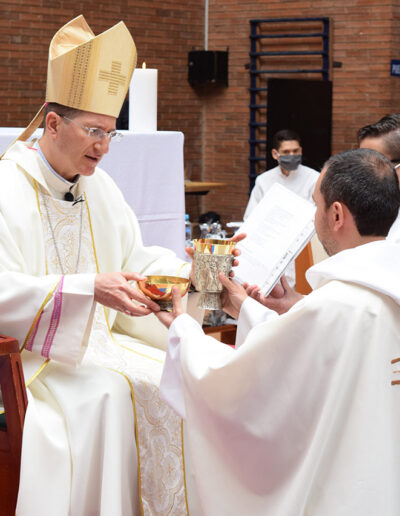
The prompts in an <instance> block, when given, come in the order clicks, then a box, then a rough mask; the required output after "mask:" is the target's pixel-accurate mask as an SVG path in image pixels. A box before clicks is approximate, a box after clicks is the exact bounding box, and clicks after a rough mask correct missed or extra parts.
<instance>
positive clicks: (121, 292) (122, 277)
mask: <svg viewBox="0 0 400 516" xmlns="http://www.w3.org/2000/svg"><path fill="white" fill-rule="evenodd" d="M142 279H146V277H145V276H142V275H141V274H137V273H136V272H106V273H103V274H97V275H96V279H95V282H94V300H95V301H96V302H97V303H101V304H102V305H104V306H107V307H109V308H112V309H113V310H118V311H119V312H123V313H125V314H127V315H133V316H136V317H140V316H143V315H149V314H151V313H152V312H158V311H159V310H160V307H159V306H158V305H157V303H155V302H154V301H152V300H151V299H149V298H148V297H146V296H145V295H144V294H143V293H142V292H140V291H139V290H137V289H136V288H134V287H133V286H132V285H131V283H130V281H132V280H133V281H139V280H142ZM135 301H136V302H135ZM138 303H140V304H138ZM143 305H144V306H143Z"/></svg>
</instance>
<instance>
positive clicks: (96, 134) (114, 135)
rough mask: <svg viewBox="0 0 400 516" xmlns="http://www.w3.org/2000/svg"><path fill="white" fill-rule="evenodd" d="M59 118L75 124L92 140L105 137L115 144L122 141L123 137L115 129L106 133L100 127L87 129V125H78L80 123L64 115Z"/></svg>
mask: <svg viewBox="0 0 400 516" xmlns="http://www.w3.org/2000/svg"><path fill="white" fill-rule="evenodd" d="M59 116H60V117H61V118H64V120H68V122H72V123H73V124H75V125H77V126H79V127H80V128H81V129H83V130H84V131H85V133H86V134H87V135H88V136H90V138H93V139H95V140H102V139H103V138H104V137H105V136H107V138H108V140H109V141H111V140H113V141H114V142H119V141H121V140H122V137H123V135H122V134H121V133H119V132H118V131H116V130H115V129H114V130H113V131H109V132H108V133H106V131H103V129H100V127H86V125H82V124H78V122H75V120H72V119H71V118H68V117H66V116H64V115H59Z"/></svg>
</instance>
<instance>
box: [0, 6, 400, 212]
mask: <svg viewBox="0 0 400 516" xmlns="http://www.w3.org/2000/svg"><path fill="white" fill-rule="evenodd" d="M71 6H73V7H71ZM81 13H82V14H84V16H85V17H86V19H87V21H88V23H89V25H90V26H91V27H92V29H93V30H94V32H95V33H96V34H97V33H100V32H102V31H103V30H105V29H107V28H109V27H110V26H111V25H113V24H114V23H117V22H118V21H119V20H121V19H123V20H124V21H125V23H126V24H127V26H128V28H129V29H130V30H131V32H132V34H133V37H134V39H135V42H136V45H137V48H138V54H139V64H141V62H142V61H143V60H146V62H147V64H148V66H150V67H154V68H158V70H159V96H158V101H159V108H158V117H159V122H158V128H159V129H160V130H180V131H183V132H184V134H185V162H186V169H187V174H190V175H191V178H192V179H203V180H208V181H224V182H226V183H228V184H229V185H230V186H229V188H228V189H227V190H226V191H224V192H221V191H218V192H217V191H215V192H211V193H209V194H208V195H207V196H204V197H199V196H187V207H188V208H187V209H188V211H189V212H190V213H191V219H192V220H195V219H196V217H197V216H198V214H199V213H201V212H204V211H207V210H214V211H217V212H219V213H221V215H222V216H223V219H224V220H225V221H227V220H236V219H240V218H241V216H242V214H243V210H244V208H245V206H246V203H247V198H248V197H247V192H248V173H249V164H248V155H249V145H248V138H249V130H248V122H249V108H248V105H249V92H248V87H249V73H248V70H247V69H246V64H248V63H249V56H248V53H249V31H250V25H249V20H250V19H253V18H266V17H307V16H330V17H331V19H332V21H333V58H334V60H336V61H341V62H342V63H343V66H342V68H336V69H334V70H333V77H332V79H333V142H332V143H333V150H334V152H338V151H341V150H344V149H347V148H349V147H351V146H352V145H354V144H355V143H356V138H355V135H356V132H357V129H358V128H359V127H360V126H362V125H364V124H366V123H370V122H373V121H376V120H377V119H378V118H380V117H381V116H383V115H384V114H386V113H388V112H393V111H399V110H400V104H399V103H400V79H398V78H393V77H390V74H389V63H390V59H391V58H398V57H399V53H400V31H399V30H398V27H399V26H400V0H358V1H357V2H348V1H345V0H335V1H333V0H331V1H327V0H269V1H268V2H267V1H266V0H253V1H252V2H249V3H247V2H242V1H239V0H210V7H209V49H210V50H225V49H226V47H227V46H229V87H228V88H226V89H225V88H223V87H216V88H213V90H212V91H210V90H209V89H207V88H196V89H194V88H192V87H190V85H189V84H188V82H187V52H188V51H189V50H191V49H192V48H196V49H201V48H203V34H204V33H203V29H204V28H203V21H204V11H203V2H199V1H198V0H163V1H162V2H161V0H155V1H151V2H150V1H149V0H120V1H118V2H108V1H103V2H102V1H99V0H97V1H94V0H81V1H77V2H75V3H73V4H71V2H67V1H64V0H53V1H52V2H49V1H44V0H41V1H40V0H9V1H8V2H1V3H0V74H1V81H0V124H1V125H2V126H24V125H26V124H27V122H28V121H29V120H30V119H31V118H32V117H33V115H34V114H35V113H36V111H37V110H38V108H39V107H40V105H41V104H42V102H43V99H44V92H45V78H46V68H47V52H48V44H49V41H50V39H51V37H52V36H53V34H54V33H55V32H56V30H57V29H58V28H59V27H61V26H62V25H63V24H64V23H65V22H66V21H68V20H69V19H71V18H73V17H74V16H76V15H78V14H81Z"/></svg>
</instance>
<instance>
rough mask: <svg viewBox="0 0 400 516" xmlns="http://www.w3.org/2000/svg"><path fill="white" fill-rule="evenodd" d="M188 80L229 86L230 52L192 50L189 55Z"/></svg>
mask: <svg viewBox="0 0 400 516" xmlns="http://www.w3.org/2000/svg"><path fill="white" fill-rule="evenodd" d="M188 58H189V59H188V68H189V75H188V81H189V83H190V84H191V85H192V86H196V85H197V84H221V85H223V86H228V52H227V51H219V50H215V51H213V50H192V51H191V52H189V55H188Z"/></svg>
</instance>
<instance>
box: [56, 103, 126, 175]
mask: <svg viewBox="0 0 400 516" xmlns="http://www.w3.org/2000/svg"><path fill="white" fill-rule="evenodd" d="M115 123H116V118H115V117H112V116H108V115H98V114H96V113H89V112H83V113H82V114H79V115H77V116H76V117H74V118H73V119H71V121H69V120H66V119H65V118H62V117H60V124H59V130H58V131H57V137H56V138H55V140H54V143H55V145H56V151H57V153H58V156H59V158H60V159H58V160H57V161H58V166H57V169H58V170H57V172H58V173H59V174H60V175H62V176H63V177H65V178H66V179H72V178H73V177H75V176H76V175H77V174H80V175H83V176H90V175H92V174H93V173H94V171H95V168H96V166H97V165H98V164H99V162H100V160H101V158H102V157H103V156H104V154H107V152H108V148H109V144H110V141H109V139H108V137H107V136H104V138H102V139H99V138H94V137H93V136H89V135H88V134H87V131H86V130H85V129H84V128H82V126H85V127H98V128H100V129H102V130H103V131H105V132H109V131H113V130H114V129H115Z"/></svg>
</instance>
